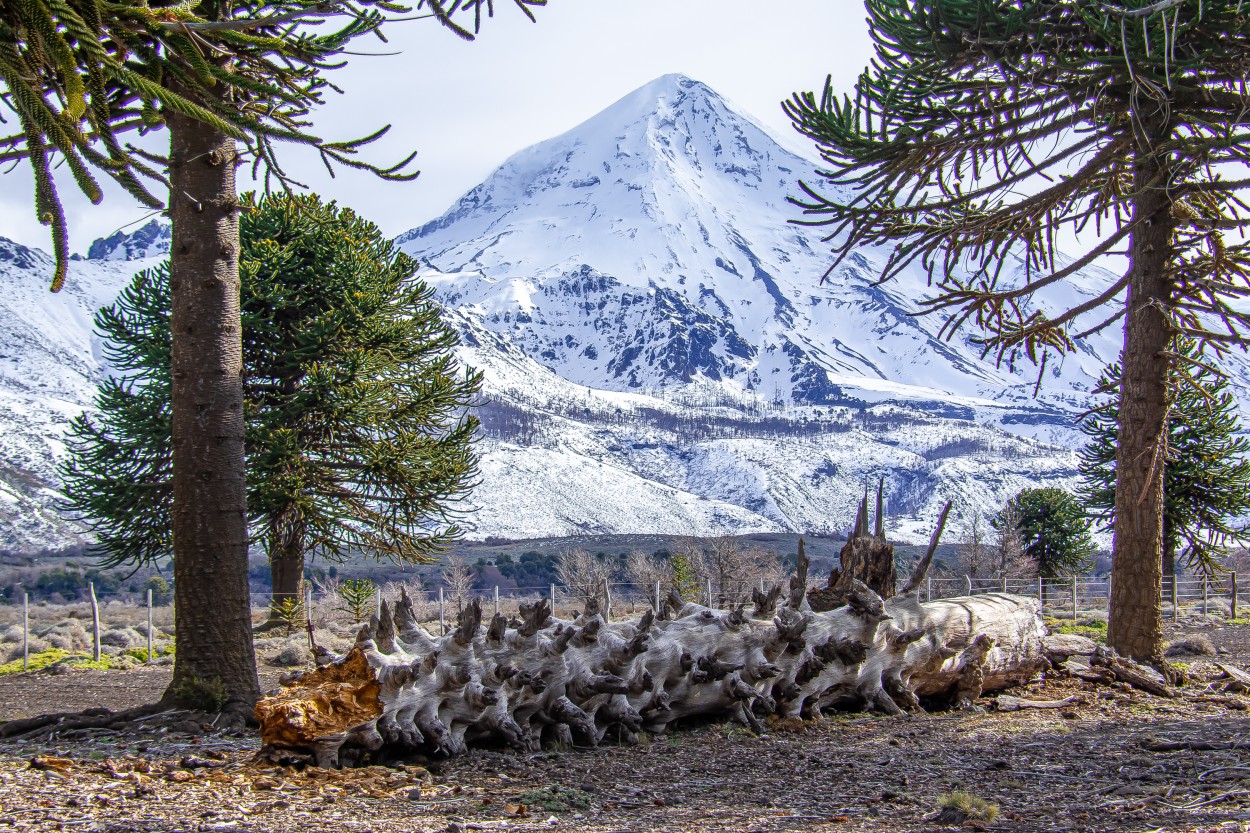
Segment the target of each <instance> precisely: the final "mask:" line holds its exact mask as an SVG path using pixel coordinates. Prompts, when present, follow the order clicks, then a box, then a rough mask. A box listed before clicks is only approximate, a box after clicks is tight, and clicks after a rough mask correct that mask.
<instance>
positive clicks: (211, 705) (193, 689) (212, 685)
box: [171, 677, 229, 712]
mask: <svg viewBox="0 0 1250 833" xmlns="http://www.w3.org/2000/svg"><path fill="white" fill-rule="evenodd" d="M171 693H172V694H173V699H174V702H175V703H177V704H178V705H180V706H182V707H183V708H186V709H195V710H197V711H202V712H216V711H221V707H222V706H224V705H225V704H226V700H227V699H229V698H228V696H227V695H226V687H225V685H224V684H223V683H222V682H221V679H220V678H218V677H213V678H212V679H211V680H202V679H200V678H199V677H187V678H186V679H184V680H183V681H182V682H181V683H179V684H178V686H177V687H176V688H174V690H173V691H172V692H171Z"/></svg>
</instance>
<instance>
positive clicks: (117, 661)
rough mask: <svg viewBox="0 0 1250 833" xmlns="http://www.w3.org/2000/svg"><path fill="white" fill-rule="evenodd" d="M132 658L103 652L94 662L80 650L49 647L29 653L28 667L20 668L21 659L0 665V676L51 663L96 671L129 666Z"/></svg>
mask: <svg viewBox="0 0 1250 833" xmlns="http://www.w3.org/2000/svg"><path fill="white" fill-rule="evenodd" d="M133 664H134V662H133V658H132V657H129V656H126V655H109V654H105V655H103V656H101V657H100V661H99V662H96V661H95V660H93V659H92V658H91V654H88V653H84V652H82V651H65V650H62V649H61V648H49V649H48V650H46V651H40V652H39V653H37V654H31V655H30V658H29V663H28V667H27V668H25V669H23V668H22V661H21V660H20V659H15V660H13V661H12V662H6V663H4V664H3V665H0V677H3V676H5V675H6V674H21V673H22V672H23V671H42V670H43V669H45V668H50V667H52V666H53V665H67V666H70V667H73V668H91V669H94V670H97V671H109V670H112V669H114V668H130V667H131V666H132V665H133Z"/></svg>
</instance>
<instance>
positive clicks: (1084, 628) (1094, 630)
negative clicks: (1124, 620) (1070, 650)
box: [1045, 617, 1107, 644]
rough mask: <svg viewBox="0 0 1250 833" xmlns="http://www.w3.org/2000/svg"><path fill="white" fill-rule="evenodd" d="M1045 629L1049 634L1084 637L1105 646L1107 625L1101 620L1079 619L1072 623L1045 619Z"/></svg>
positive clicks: (1064, 620)
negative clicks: (1047, 629) (1048, 630)
mask: <svg viewBox="0 0 1250 833" xmlns="http://www.w3.org/2000/svg"><path fill="white" fill-rule="evenodd" d="M1045 621H1046V627H1047V628H1049V629H1050V632H1051V633H1064V634H1071V635H1073V636H1084V637H1086V638H1087V639H1092V640H1094V641H1095V642H1099V643H1103V644H1106V642H1107V623H1106V622H1104V621H1102V620H1101V619H1081V620H1079V621H1076V622H1073V621H1072V620H1071V619H1052V618H1049V617H1048V618H1047V619H1046V620H1045Z"/></svg>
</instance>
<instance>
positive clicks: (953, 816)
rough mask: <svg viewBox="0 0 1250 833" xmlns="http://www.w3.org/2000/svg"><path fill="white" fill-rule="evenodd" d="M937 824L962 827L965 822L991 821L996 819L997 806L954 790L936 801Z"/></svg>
mask: <svg viewBox="0 0 1250 833" xmlns="http://www.w3.org/2000/svg"><path fill="white" fill-rule="evenodd" d="M938 810H939V813H938V817H937V822H938V824H951V825H962V824H963V823H964V822H965V821H967V820H969V819H972V820H973V821H993V820H994V819H995V818H997V817H998V805H997V804H991V803H990V802H988V801H986V800H985V799H984V798H977V797H976V796H975V795H973V794H971V793H968V792H964V791H963V790H955V791H954V792H949V793H947V794H946V795H944V796H942V797H941V798H939V799H938Z"/></svg>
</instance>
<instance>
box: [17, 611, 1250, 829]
mask: <svg viewBox="0 0 1250 833" xmlns="http://www.w3.org/2000/svg"><path fill="white" fill-rule="evenodd" d="M1203 630H1205V632H1206V633H1207V635H1208V636H1209V637H1210V638H1211V639H1212V641H1214V642H1215V643H1216V645H1221V646H1225V647H1226V648H1227V649H1228V650H1230V656H1231V652H1232V650H1233V645H1234V643H1235V642H1237V641H1238V640H1239V639H1241V641H1242V643H1243V644H1244V643H1245V640H1244V637H1245V636H1246V631H1247V629H1245V628H1227V629H1224V630H1227V631H1229V633H1225V632H1223V631H1219V630H1216V628H1214V627H1212V628H1211V629H1203ZM1233 631H1236V632H1237V633H1233ZM1238 659H1240V657H1238ZM1190 671H1191V674H1192V676H1193V678H1194V680H1195V682H1194V683H1193V684H1192V685H1191V686H1190V687H1189V688H1187V689H1186V690H1185V695H1184V696H1183V697H1181V698H1178V699H1174V700H1171V699H1160V698H1156V697H1152V696H1149V695H1146V694H1143V693H1141V692H1138V691H1133V690H1127V689H1124V688H1122V687H1117V688H1107V687H1098V686H1094V685H1092V684H1090V683H1085V682H1081V681H1079V680H1076V679H1073V678H1067V677H1058V678H1053V679H1050V680H1047V681H1043V682H1039V683H1035V684H1033V685H1031V686H1029V687H1027V688H1025V689H1023V690H1019V691H1016V692H1013V693H1015V694H1017V695H1020V696H1023V697H1027V698H1030V699H1060V698H1064V697H1068V696H1074V697H1075V698H1076V703H1075V704H1074V705H1073V706H1071V707H1068V708H1064V709H1054V710H1046V711H1025V712H1013V713H1005V714H999V713H997V712H995V711H993V705H994V701H993V698H985V699H983V700H982V701H980V705H981V706H982V707H983V708H985V709H987V710H986V711H985V712H983V713H957V714H935V715H917V716H910V717H903V718H880V717H869V716H862V715H852V716H846V717H836V718H830V719H827V720H823V721H820V722H812V723H803V724H795V725H789V726H783V725H778V724H774V725H772V726H770V729H769V731H770V733H769V734H768V735H767V736H765V737H759V738H757V737H754V736H752V735H750V734H749V733H747V732H745V731H744V730H743V729H741V728H738V727H733V726H728V725H707V724H705V725H701V726H691V727H689V728H687V729H684V730H683V731H680V732H677V733H674V734H672V735H669V736H667V737H659V738H654V739H651V740H650V741H649V742H648V743H645V744H643V745H640V746H635V747H615V746H606V747H602V748H599V749H594V750H571V751H568V752H564V753H543V754H536V755H518V754H514V753H511V752H495V751H475V752H473V753H471V754H469V755H467V756H465V757H463V758H459V759H455V760H451V761H426V760H415V761H410V762H407V764H408V765H407V766H399V765H396V766H395V767H389V768H388V767H369V768H364V769H360V770H351V771H342V772H327V771H320V770H311V769H310V770H304V771H297V770H294V769H285V768H276V767H273V766H270V765H266V764H257V763H254V762H253V760H252V758H253V756H254V754H255V752H256V750H257V746H258V744H257V741H256V739H255V738H254V737H252V736H250V735H242V736H226V735H219V734H207V735H201V734H198V733H197V732H196V730H195V726H194V724H193V723H192V724H191V725H190V726H188V725H187V724H188V721H187V720H186V719H180V720H176V721H175V720H171V721H162V720H160V719H154V720H153V721H151V725H150V727H148V728H146V729H141V730H131V731H129V732H127V733H126V734H122V735H118V734H115V733H112V732H109V731H105V730H87V731H81V732H71V733H69V734H68V736H66V737H61V738H53V739H51V740H44V741H38V742H34V741H31V742H20V741H19V742H11V741H10V742H5V743H2V744H0V830H6V829H15V830H32V831H33V830H39V831H44V830H48V831H51V830H67V831H70V830H72V831H80V830H95V831H107V833H122V832H123V831H127V833H128V832H129V831H152V832H153V833H155V831H161V833H174V831H187V833H190V831H226V832H230V831H233V832H234V833H270V832H272V833H288V832H289V833H296V832H297V831H298V833H309V831H321V830H325V831H331V830H332V831H352V833H366V832H371V833H392V831H393V832H394V833H401V831H402V833H418V831H448V833H459V832H460V831H468V830H497V829H498V830H514V831H526V830H556V831H583V830H584V831H600V832H601V833H607V832H608V831H698V833H704V831H717V830H726V831H734V833H751V831H783V830H848V831H936V830H942V829H958V826H955V827H943V826H941V825H939V823H938V820H937V812H938V809H939V804H940V801H941V798H942V796H944V795H946V794H949V793H951V792H952V791H954V790H964V791H967V792H968V793H971V794H972V795H974V796H976V797H979V798H982V799H985V800H986V801H989V802H992V803H994V804H996V805H997V807H998V815H997V817H996V818H994V819H993V820H985V821H977V820H974V819H968V820H965V821H964V822H963V829H982V830H995V831H1039V832H1040V831H1069V830H1079V831H1094V833H1103V832H1104V831H1105V832H1106V833H1111V831H1123V830H1133V831H1155V830H1159V831H1204V832H1205V831H1242V832H1243V833H1245V831H1250V823H1248V821H1247V820H1250V747H1248V748H1246V749H1236V748H1229V749H1222V750H1221V749H1216V750H1210V751H1195V750H1192V749H1187V750H1183V751H1173V752H1152V751H1149V749H1148V748H1147V746H1148V745H1149V744H1151V743H1155V742H1158V741H1160V740H1165V741H1180V742H1199V743H1201V742H1206V743H1208V744H1221V743H1222V744H1225V745H1227V744H1228V742H1229V741H1235V740H1238V739H1239V738H1242V737H1245V736H1246V735H1247V733H1250V714H1248V713H1247V707H1250V698H1246V697H1243V696H1239V695H1226V694H1222V693H1219V692H1217V691H1216V690H1215V689H1216V688H1217V687H1218V685H1219V683H1218V681H1217V680H1216V677H1217V676H1218V669H1217V668H1216V667H1215V666H1214V665H1213V664H1212V663H1211V662H1209V661H1206V660H1196V661H1194V662H1193V664H1192V665H1191V666H1190ZM168 673H169V669H167V668H159V667H158V668H143V669H136V670H133V671H128V672H116V671H114V672H95V671H77V672H70V673H67V674H64V675H49V674H44V673H40V674H31V675H19V676H15V677H9V678H5V679H0V710H2V711H3V713H4V716H6V717H12V716H16V713H17V712H18V711H23V710H24V711H29V710H30V709H31V708H32V707H34V706H36V704H39V705H40V707H39V708H38V710H39V711H62V710H68V709H71V708H78V707H80V706H89V705H105V706H112V707H123V706H130V705H135V704H137V703H141V702H144V701H145V700H151V699H152V698H154V697H155V696H157V695H159V693H160V691H161V690H163V688H164V685H165V683H166V681H167V679H168V676H167V675H168ZM269 673H270V672H267V675H268V674H269ZM15 704H16V705H15ZM47 756H52V758H53V760H48V759H47ZM36 759H38V760H36ZM57 759H59V760H57Z"/></svg>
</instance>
